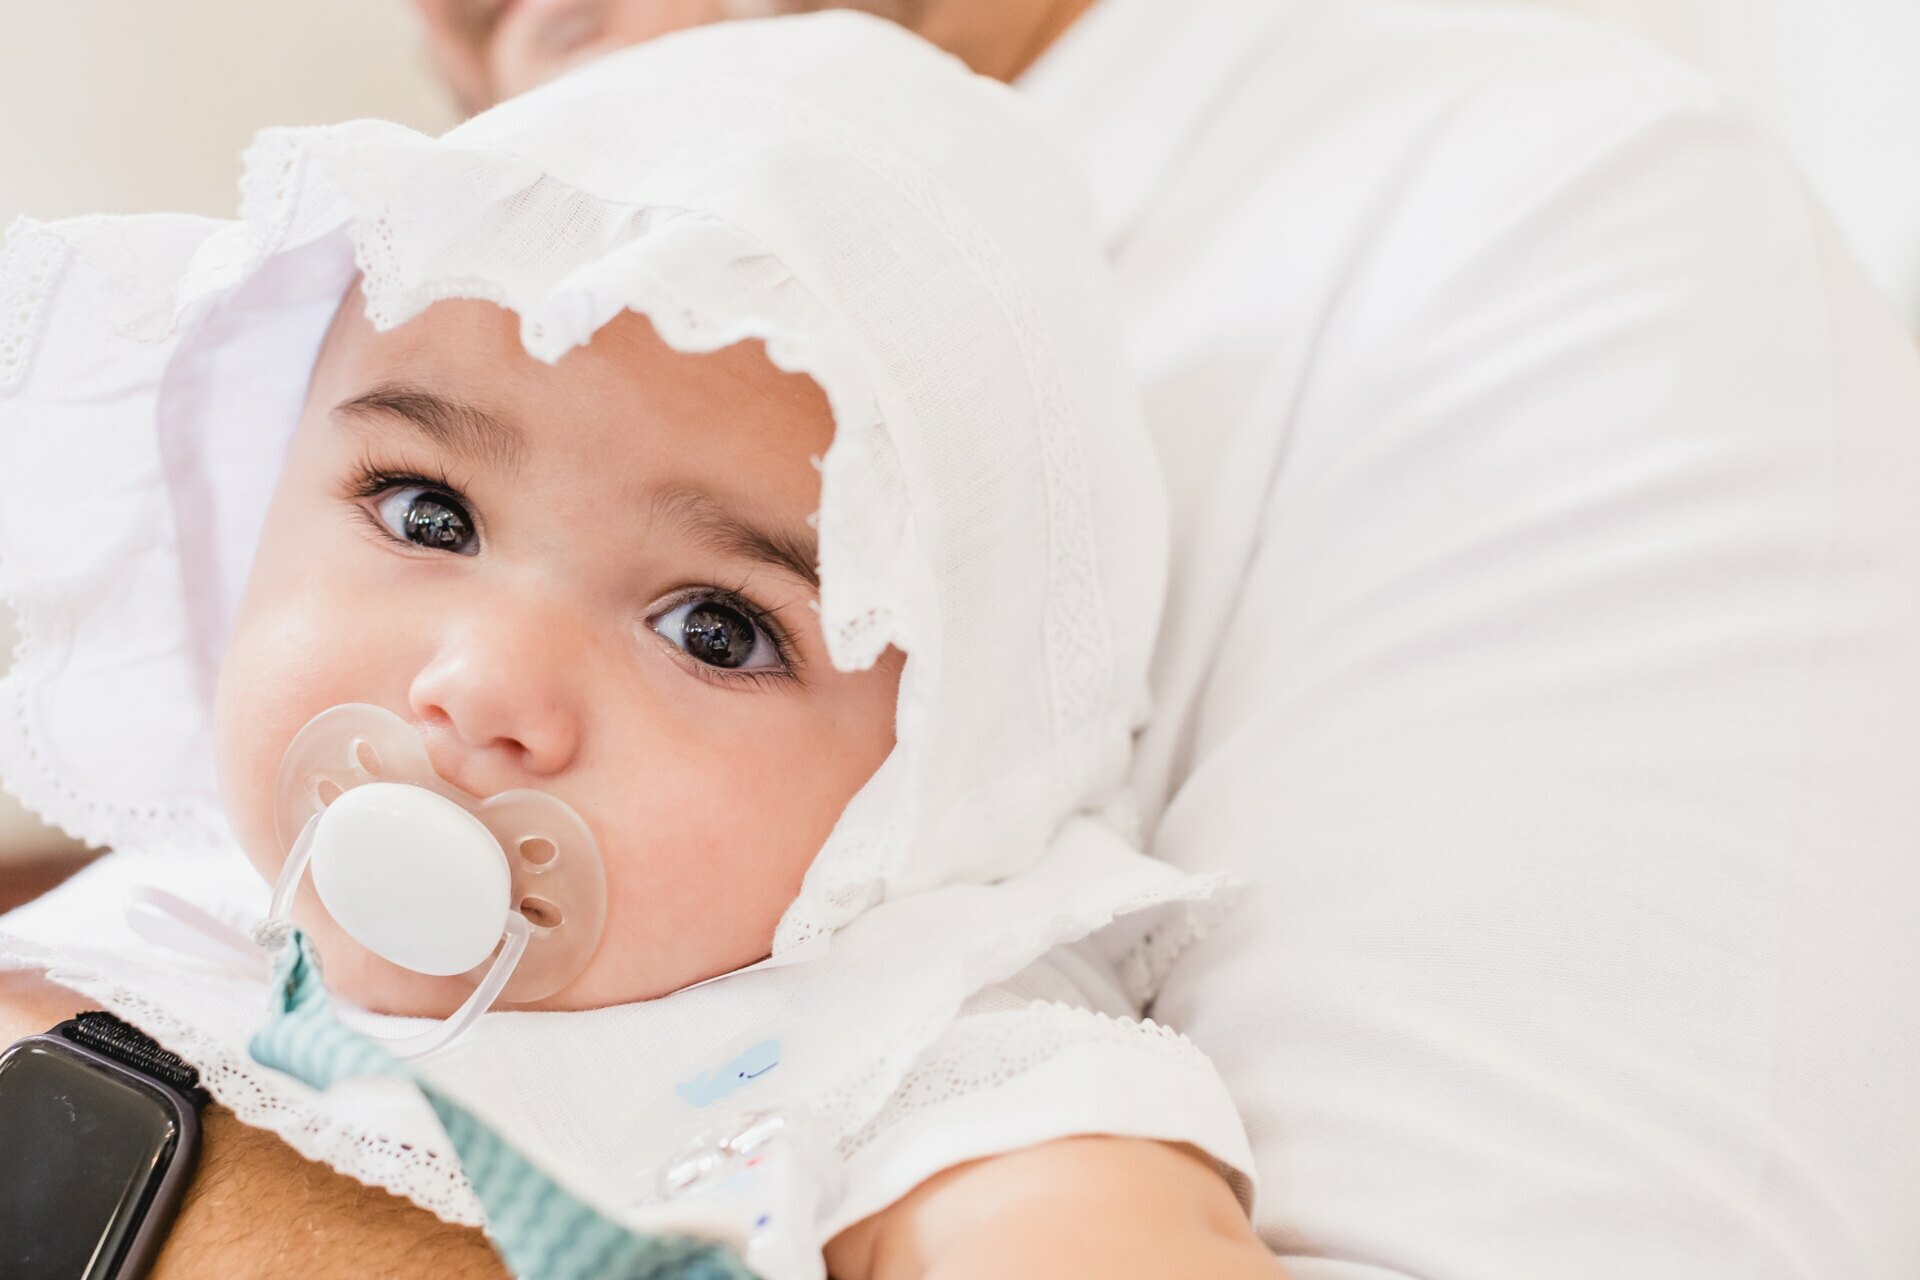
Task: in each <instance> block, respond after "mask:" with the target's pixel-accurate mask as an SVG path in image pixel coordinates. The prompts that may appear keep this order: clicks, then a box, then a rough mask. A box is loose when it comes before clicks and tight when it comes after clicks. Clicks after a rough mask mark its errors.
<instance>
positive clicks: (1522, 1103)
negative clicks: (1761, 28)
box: [1026, 0, 1920, 1280]
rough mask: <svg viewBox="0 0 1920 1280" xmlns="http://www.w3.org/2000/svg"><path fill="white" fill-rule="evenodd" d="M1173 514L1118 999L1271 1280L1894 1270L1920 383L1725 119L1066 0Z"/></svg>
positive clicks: (1441, 25)
mask: <svg viewBox="0 0 1920 1280" xmlns="http://www.w3.org/2000/svg"><path fill="white" fill-rule="evenodd" d="M1026 87H1028V88H1029V89H1030V90H1031V91H1032V92H1033V93H1034V94H1035V95H1036V96H1038V97H1040V98H1041V99H1042V100H1044V101H1046V102H1048V103H1049V104H1050V105H1051V106H1052V107H1053V108H1054V110H1055V111H1056V113H1057V114H1058V115H1059V116H1060V118H1061V119H1062V121H1063V123H1064V125H1065V127H1066V128H1067V129H1069V130H1070V131H1071V132H1072V133H1073V135H1074V136H1075V137H1076V138H1077V139H1078V140H1079V141H1080V143H1081V144H1082V146H1083V149H1084V155H1085V157H1086V164H1087V168H1088V170H1089V176H1090V178H1091V180H1092V182H1093V186H1094V190H1095V194H1096V198H1097V202H1098V204H1099V211H1100V219H1101V224H1102V232H1103V235H1104V236H1105V237H1106V240H1107V243H1108V246H1109V248H1110V251H1111V254H1112V257H1113V260H1114V262H1115V264H1116V265H1117V268H1118V271H1119V274H1120V277H1121V282H1122V287H1123V291H1124V297H1125V303H1126V307H1127V316H1126V319H1127V322H1128V324H1129V326H1130V336H1131V356H1132V360H1133V362H1134V365H1135V368H1136V370H1137V373H1138V376H1139V379H1140V381H1141V383H1142V385H1143V387H1144V390H1145V394H1146V398H1147V404H1148V411H1149V416H1150V419H1151V422H1152V425H1153V428H1154V430H1155V433H1156V436H1157V439H1158V444H1159V446H1160V449H1161V452H1162V457H1163V461H1164V464H1165V466H1166V469H1167V472H1168V475H1169V479H1170V483H1171V487H1172V496H1173V504H1174V514H1175V536H1174V558H1173V589H1172V593H1171V596H1170V608H1169V611H1168V616H1167V622H1166V626H1165V629H1164V631H1163V634H1162V651H1161V653H1160V656H1159V659H1158V664H1157V667H1156V669H1155V694H1156V700H1157V707H1158V714H1157V716H1156V718H1155V720H1154V721H1153V723H1152V725H1151V726H1150V728H1149V730H1148V731H1147V733H1146V735H1145V737H1144V739H1143V742H1142V752H1141V757H1140V758H1141V765H1140V768H1139V772H1138V775H1137V780H1138V783H1139V786H1140V789H1141V791H1142V793H1143V798H1144V800H1145V803H1146V807H1147V812H1148V816H1149V818H1150V819H1152V820H1153V821H1154V822H1155V823H1156V825H1157V831H1156V834H1155V842H1154V846H1153V847H1154V849H1155V851H1157V852H1158V853H1159V854H1161V855H1162V856H1164V857H1166V858H1168V859H1170V860H1172V861H1173V862H1175V863H1177V864H1179V865H1181V866H1183V867H1210V868H1224V869H1228V870H1232V871H1238V872H1241V873H1243V874H1246V875H1248V876H1250V877H1251V878H1252V879H1253V880H1254V881H1255V888H1254V891H1253V893H1252V894H1251V895H1250V900H1249V903H1248V904H1247V905H1245V906H1243V907H1242V908H1241V910H1239V911H1238V912H1236V913H1235V914H1234V915H1233V916H1231V917H1230V918H1229V919H1228V920H1227V921H1226V922H1225V923H1224V924H1223V926H1222V927H1221V929H1220V930H1219V931H1218V932H1216V933H1215V934H1214V935H1212V936H1211V937H1210V938H1209V939H1207V940H1206V941H1205V942H1203V943H1202V944H1201V945H1200V946H1199V947H1198V948H1196V949H1195V950H1194V951H1193V952H1191V953H1189V954H1188V955H1187V956H1186V957H1185V958H1184V959H1183V960H1182V961H1181V962H1180V964H1179V965H1178V966H1177V967H1176V968H1175V970H1174V972H1173V975H1172V977H1171V979H1170V981H1169V983H1168V985H1167V987H1166V988H1165V990H1164V991H1163V994H1162V996H1161V998H1160V1000H1159V1002H1158V1004H1157V1006H1156V1010H1155V1011H1156V1014H1157V1015H1158V1016H1159V1017H1161V1018H1163V1019H1165V1020H1167V1021H1168V1022H1170V1023H1171V1024H1173V1025H1174V1026H1177V1027H1179V1028H1181V1029H1182V1030H1185V1031H1186V1032H1188V1033H1189V1034H1190V1035H1191V1036H1192V1037H1193V1038H1194V1040H1195V1041H1196V1042H1197V1043H1198V1044H1199V1045H1200V1047H1201V1048H1202V1049H1204V1050H1205V1051H1206V1052H1207V1053H1208V1054H1209V1055H1210V1056H1211V1057H1212V1058H1213V1060H1214V1061H1215V1063H1216V1064H1217V1065H1218V1066H1219V1068H1220V1070H1221V1071H1222V1073H1223V1074H1224V1076H1225V1077H1226V1079H1227V1081H1228V1084H1229V1086H1230V1087H1231V1088H1232V1089H1233V1090H1234V1092H1235V1093H1236V1096H1237V1100H1238V1102H1239V1103H1240V1105H1241V1108H1242V1110H1243V1113H1244V1116H1245V1119H1246V1121H1247V1123H1248V1126H1249V1129H1250V1131H1251V1136H1252V1140H1253V1143H1254V1153H1255V1159H1256V1164H1257V1167H1258V1171H1259V1174H1260V1177H1261V1181H1262V1184H1263V1186H1264V1188H1265V1194H1264V1195H1263V1197H1262V1203H1261V1208H1260V1211H1259V1215H1258V1219H1257V1226H1258V1227H1259V1229H1260V1231H1261V1233H1262V1235H1263V1236H1264V1238H1265V1239H1266V1240H1267V1241H1268V1243H1269V1244H1270V1245H1271V1246H1272V1247H1273V1248H1274V1249H1275V1250H1276V1252H1278V1253H1279V1254H1281V1255H1282V1256H1284V1257H1285V1258H1286V1260H1287V1263H1288V1266H1289V1268H1290V1271H1291V1274H1292V1276H1293V1278H1294V1280H1360V1278H1361V1277H1366V1278H1367V1280H1390V1278H1394V1280H1397V1278H1401V1277H1405V1278H1408V1280H1411V1278H1412V1277H1421V1278H1422V1280H1438V1278H1440V1277H1445V1278H1446V1280H1539V1278H1540V1277H1548V1276H1550V1277H1555V1278H1563V1277H1588V1276H1591V1277H1596V1278H1599V1277H1606V1278H1607V1280H1617V1278H1618V1277H1621V1276H1633V1277H1635V1280H1654V1278H1660V1277H1674V1278H1675V1280H1679V1278H1681V1277H1685V1280H1755V1278H1756V1277H1808V1278H1813V1277H1820V1278H1821V1280H1830V1278H1832V1277H1840V1276H1846V1277H1849V1278H1850V1280H1853V1278H1857V1280H1905V1278H1906V1277H1911V1276H1913V1275H1916V1274H1920V1211H1916V1208H1915V1206H1917V1205H1920V1143H1916V1142H1915V1141H1914V1138H1915V1135H1916V1134H1920V1031H1917V1030H1916V1026H1917V1023H1920V1012H1917V1011H1920V964H1916V963H1915V962H1914V957H1913V941H1912V939H1913V927H1914V926H1913V922H1914V920H1915V919H1916V917H1917V916H1920V856H1916V851H1917V850H1920V801H1916V798H1915V797H1916V796H1920V787H1916V785H1915V775H1916V768H1917V767H1920V517H1916V516H1915V514H1914V512H1915V509H1916V506H1915V501H1916V500H1915V496H1914V495H1915V494H1920V358H1916V354H1915V351H1914V349H1913V347H1912V346H1911V345H1910V343H1909V342H1908V340H1907V339H1906V338H1905V336H1904V335H1903V334H1902V333H1901V331H1900V328H1899V325H1898V323H1897V321H1896V319H1895V317H1894V315H1893V313H1892V311H1891V309H1890V308H1889V307H1888V306H1887V305H1886V304H1885V303H1884V302H1883V301H1882V300H1881V299H1880V298H1879V297H1878V296H1877V295H1876V294H1875V293H1874V292H1873V290H1872V288H1871V287H1870V286H1869V285H1868V284H1867V283H1866V281H1865V279H1864V278H1863V276H1862V274H1861V273H1860V272H1859V271H1858V270H1857V269H1856V267H1855V265H1854V263H1853V262H1852V260H1851V259H1850V258H1849V256H1848V254H1847V253H1846V251H1845V250H1844V249H1843V248H1842V247H1841V246H1840V243H1839V240H1838V238H1837V236H1836V235H1835V233H1834V231H1833V229H1832V227H1831V226H1830V225H1829V223H1828V221H1827V219H1826V218H1825V216H1824V215H1823V214H1822V213H1821V212H1820V211H1819V210H1818V208H1817V207H1816V206H1815V204H1814V202H1813V201H1812V200H1811V199H1810V198H1809V196H1808V194H1807V192H1806V189H1805V188H1804V186H1803V184H1802V182H1801V180H1800V178H1799V177H1798V176H1797V174H1796V173H1795V171H1794V170H1793V168H1792V166H1791V164H1790V163H1789V162H1788V161H1787V160H1786V159H1785V157H1784V155H1783V152H1782V151H1781V149H1780V148H1779V147H1777V146H1776V145H1775V144H1774V143H1773V142H1772V141H1770V140H1769V139H1767V138H1766V137H1764V136H1762V135H1761V134H1760V133H1759V132H1758V131H1757V130H1755V129H1754V128H1753V127H1752V126H1751V125H1750V124H1749V122H1748V121H1747V120H1746V119H1745V118H1743V116H1742V115H1741V114H1740V113H1739V111H1738V110H1737V109H1735V108H1734V107H1732V106H1731V105H1729V103H1728V102H1726V101H1725V100H1724V99H1723V98H1722V97H1721V96H1720V95H1719V94H1718V93H1717V92H1716V91H1715V90H1714V89H1712V88H1711V87H1710V86H1708V85H1706V84H1705V83H1704V82H1702V81H1699V80H1697V79H1695V78H1693V77H1691V76H1689V75H1688V74H1687V73H1685V72H1683V71H1681V70H1679V69H1678V68H1676V67H1674V66H1671V65H1669V64H1667V63H1664V62H1662V61H1659V60H1657V59H1656V58H1655V56H1654V55H1652V54H1650V53H1646V52H1642V51H1641V50H1639V49H1638V48H1637V47H1634V46H1631V45H1629V44H1627V43H1625V42H1624V41H1616V40H1615V39H1613V38H1612V37H1610V36H1608V35H1606V34H1604V33H1602V32H1600V31H1599V30H1598V29H1593V28H1588V27H1585V26H1582V25H1579V24H1577V23H1574V22H1572V21H1569V20H1566V19H1563V18H1559V17H1556V16H1553V15H1550V14H1544V13H1540V12H1537V11H1533V10H1529V9H1524V8H1522V7H1519V6H1492V5H1488V6H1477V5H1470V4H1451V3H1435V2H1434V0H1406V2H1404V3H1394V2H1392V0H1327V2H1324V3H1320V2H1312V0H1291V2H1289V0H1190V2H1188V3H1181V4H1174V3H1171V0H1104V2H1103V3H1102V4H1101V5H1100V6H1099V7H1098V8H1096V9H1095V10H1093V11H1092V12H1091V13H1090V14H1089V15H1088V16H1087V17H1086V18H1085V19H1083V20H1082V21H1081V23H1080V24H1079V25H1078V26H1077V27H1076V28H1075V29H1074V30H1073V31H1071V32H1069V34H1068V35H1067V37H1066V38H1065V39H1064V40H1063V41H1062V42H1061V43H1060V44H1058V45H1056V46H1055V48H1054V49H1053V50H1051V51H1050V52H1049V53H1048V55H1047V56H1046V58H1045V59H1043V61H1042V62H1041V63H1040V64H1039V65H1038V66H1037V67H1036V68H1035V69H1034V71H1033V72H1032V73H1031V74H1030V75H1029V77H1028V78H1027V81H1026Z"/></svg>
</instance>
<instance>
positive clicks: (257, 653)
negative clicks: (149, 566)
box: [214, 610, 334, 879]
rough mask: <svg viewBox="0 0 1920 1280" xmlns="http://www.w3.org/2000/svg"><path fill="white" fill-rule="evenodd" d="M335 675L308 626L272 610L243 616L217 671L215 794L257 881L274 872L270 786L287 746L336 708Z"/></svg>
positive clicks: (276, 849) (276, 863)
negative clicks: (318, 716) (257, 871)
mask: <svg viewBox="0 0 1920 1280" xmlns="http://www.w3.org/2000/svg"><path fill="white" fill-rule="evenodd" d="M333 679H334V676H333V674H332V672H331V670H330V668H329V666H328V664H327V662H326V659H325V648H324V646H323V645H322V644H320V643H319V642H318V641H317V637H316V632H315V629H314V627H313V626H312V625H311V620H303V619H301V618H298V617H284V616H277V615H275V614H274V613H272V612H271V611H266V610H253V611H249V612H248V613H246V614H244V615H243V617H242V618H241V620H240V623H239V625H238V626H237V627H236V628H235V631H234V637H233V641H232V644H231V645H230V646H229V648H228V650H227V654H226V657H225V659H224V661H223V662H222V664H221V668H220V683H219V689H218V693H217V696H216V699H215V704H214V712H215V716H214V733H215V750H216V757H217V760H218V763H219V771H220V794H221V799H222V801H223V803H224V805H225V807H226V811H227V817H228V820H229V821H230V822H231V823H232V825H233V829H234V834H235V835H236V836H237V837H238V838H239V840H240V843H241V845H242V847H243V848H244V849H245V850H246V852H247V856H248V857H249V858H250V859H251V860H252V862H253V864H254V865H255V866H256V867H258V868H259V869H260V871H261V874H262V875H264V876H267V877H268V878H269V879H271V878H272V877H273V876H274V875H275V874H277V873H278V871H279V867H280V860H281V854H282V852H283V851H282V850H281V849H280V848H279V844H278V839H277V837H276V835H275V832H274V825H273V806H274V794H273V793H274V782H275V780H276V778H277V776H278V774H279V770H280V758H281V756H283V755H284V754H285V753H286V749H287V744H288V743H289V742H291V741H292V740H293V736H294V734H296V733H298V732H299V731H300V728H301V726H302V725H304V724H305V723H306V722H307V721H308V720H309V719H311V718H312V717H313V716H314V715H316V714H318V713H319V712H320V711H322V710H324V709H325V708H326V707H328V706H331V705H333V701H332V700H330V699H329V697H328V689H327V686H328V685H329V684H330V683H331V682H332V681H333Z"/></svg>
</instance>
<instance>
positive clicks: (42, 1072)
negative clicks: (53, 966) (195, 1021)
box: [0, 1012, 207, 1280]
mask: <svg viewBox="0 0 1920 1280" xmlns="http://www.w3.org/2000/svg"><path fill="white" fill-rule="evenodd" d="M206 1102H207V1094H206V1092H205V1091H204V1090H202V1089H201V1088H200V1077H199V1073H198V1072H196V1071H195V1070H194V1069H193V1068H192V1067H191V1066H188V1065H187V1064H186V1063H185V1062H182V1061H181V1060H180V1059H179V1058H178V1057H176V1056H175V1055H173V1054H171V1053H168V1052H167V1051H166V1050H165V1049H162V1048H161V1047H160V1046H159V1045H157V1044H155V1043H154V1042H153V1041H152V1040H151V1039H149V1038H148V1037H147V1036H146V1035H145V1034H143V1033H142V1032H141V1031H140V1030H139V1029H138V1028H136V1027H132V1026H129V1025H128V1024H127V1023H125V1022H122V1021H121V1020H120V1019H118V1018H116V1017H114V1016H113V1015H112V1014H110V1013H98V1012H95V1013H82V1014H79V1015H77V1016H75V1017H73V1018H70V1019H68V1020H67V1021H65V1022H63V1023H61V1024H60V1025H59V1026H57V1027H55V1028H53V1030H51V1031H49V1032H47V1033H46V1034H45V1035H38V1036H28V1037H26V1038H25V1039H23V1040H17V1041H15V1042H14V1043H13V1044H12V1045H11V1046H9V1047H8V1048H7V1050H6V1051H5V1052H4V1053H0V1276H4V1277H6V1280H136V1278H137V1277H139V1276H142V1275H145V1274H146V1272H147V1268H148V1267H149V1266H151V1265H152V1263H153V1259H154V1255H155V1254H156V1253H158V1252H159V1250H160V1243H161V1241H163V1240H164V1239H166V1235H167V1228H168V1226H169V1225H171V1223H172V1221H173V1215H174V1213H175V1212H176V1211H177V1210H178V1209H179V1207H180V1198H181V1196H182V1194H183V1193H184V1192H185V1191H186V1188H187V1183H188V1181H189V1180H190V1179H191V1178H192V1177H193V1167H194V1164H195V1162H196V1161H197V1160H198V1159H199V1156H200V1108H201V1107H203V1106H205V1105H206Z"/></svg>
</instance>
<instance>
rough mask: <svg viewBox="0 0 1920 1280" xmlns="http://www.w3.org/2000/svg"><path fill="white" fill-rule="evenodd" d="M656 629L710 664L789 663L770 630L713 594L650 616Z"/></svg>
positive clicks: (763, 666) (758, 667) (764, 666)
mask: <svg viewBox="0 0 1920 1280" xmlns="http://www.w3.org/2000/svg"><path fill="white" fill-rule="evenodd" d="M648 622H649V624H650V625H651V626H652V627H653V629H654V630H655V631H657V632H659V633H660V634H661V635H663V636H665V637H666V638H667V639H668V640H671V641H672V642H673V643H674V644H676V645H679V646H680V648H681V649H682V650H684V651H685V652H686V653H687V654H688V655H689V656H691V657H693V658H695V659H696V660H698V661H700V662H703V663H705V664H706V665H707V666H710V667H721V668H724V669H727V670H739V671H779V670H784V669H785V667H786V662H785V660H784V659H782V657H781V656H780V646H779V644H778V643H777V641H775V639H774V638H773V637H772V636H771V635H769V634H768V632H767V629H766V628H765V627H763V626H761V625H760V623H758V622H757V621H755V620H754V619H753V618H751V617H749V616H748V615H747V613H746V612H745V611H743V610H741V609H737V608H735V607H733V606H732V605H730V604H727V603H725V602H724V601H721V600H716V599H714V598H713V597H711V596H694V597H692V598H691V599H688V600H683V601H681V602H680V603H679V604H677V605H675V606H674V607H673V608H671V609H669V610H667V611H666V612H665V613H662V614H658V615H656V616H655V617H653V618H650V619H648Z"/></svg>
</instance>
